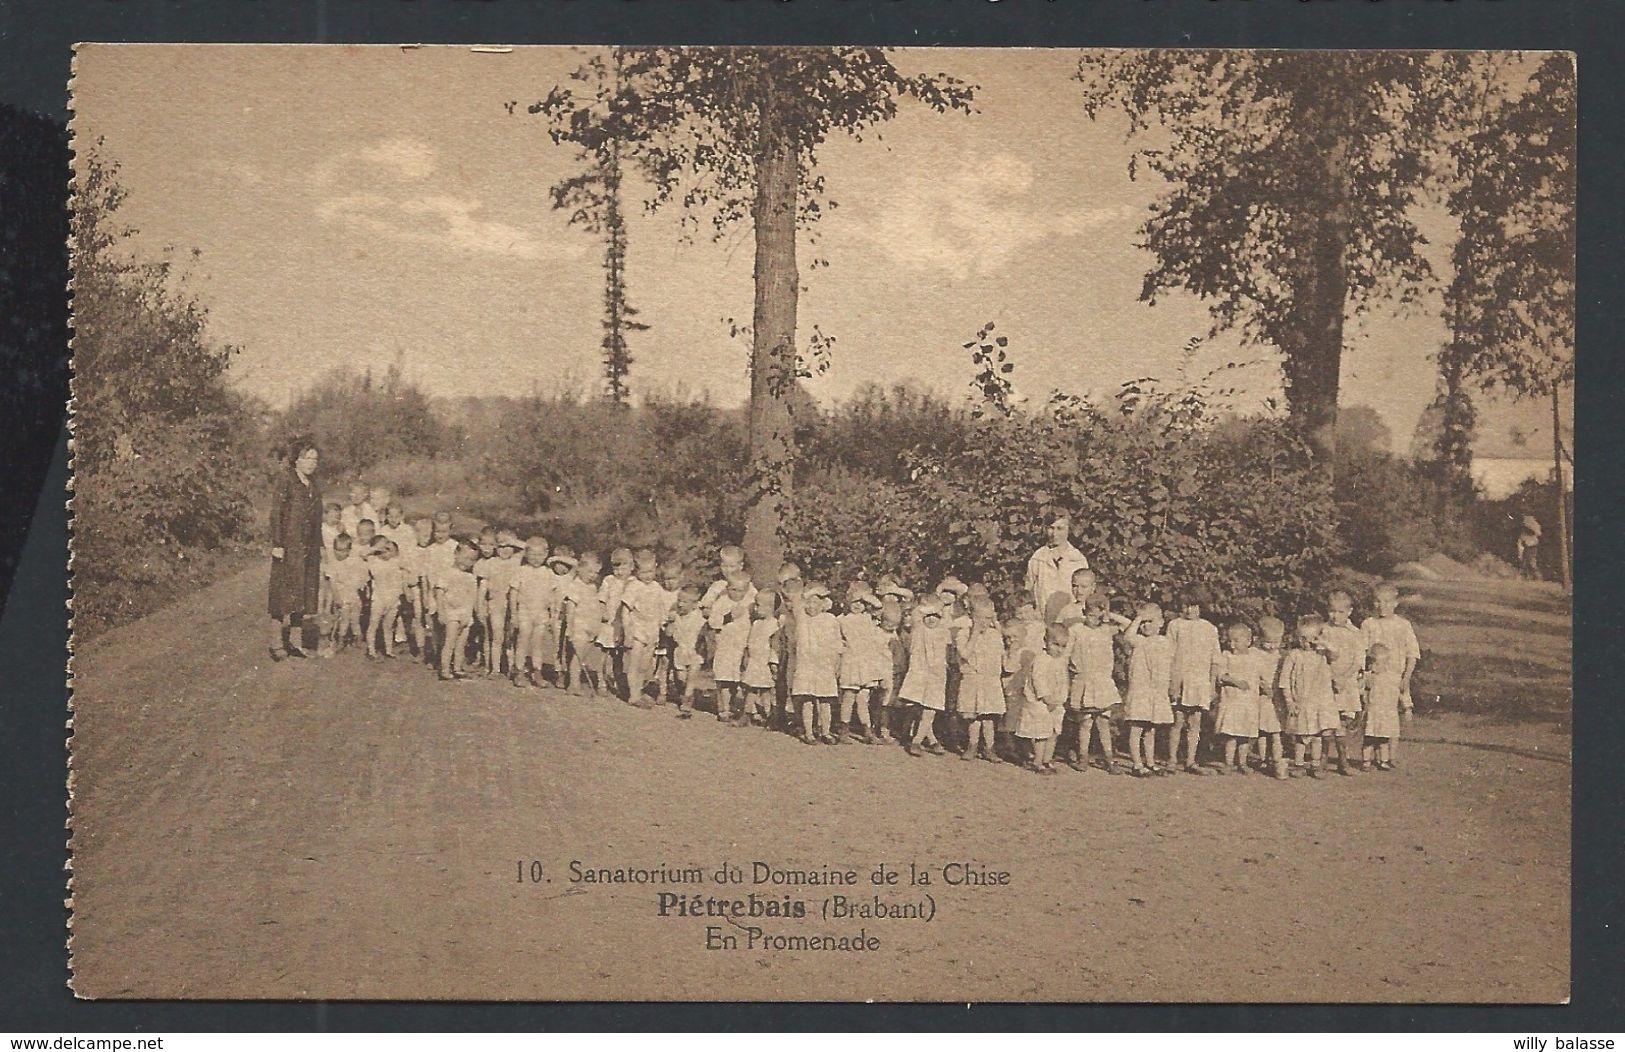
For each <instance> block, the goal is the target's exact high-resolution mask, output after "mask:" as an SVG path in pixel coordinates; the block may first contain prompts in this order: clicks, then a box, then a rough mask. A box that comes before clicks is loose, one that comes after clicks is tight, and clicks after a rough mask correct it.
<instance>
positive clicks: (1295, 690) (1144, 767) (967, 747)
mask: <svg viewBox="0 0 1625 1052" xmlns="http://www.w3.org/2000/svg"><path fill="white" fill-rule="evenodd" d="M367 496H368V493H367V491H365V490H364V489H361V490H353V491H352V503H351V505H350V506H349V507H342V506H338V505H329V506H328V509H327V516H326V519H327V521H326V522H325V523H324V527H323V529H324V540H325V541H328V542H329V547H330V552H329V553H328V554H327V555H325V556H324V567H325V569H324V581H325V582H326V588H327V593H328V596H329V597H330V599H326V600H324V610H325V609H329V608H330V609H331V610H332V612H333V614H334V615H335V616H334V617H333V618H332V619H331V625H332V630H331V632H330V634H329V643H328V647H327V649H326V651H325V652H327V653H331V650H332V647H333V646H335V645H344V644H345V643H347V642H348V641H349V640H350V638H352V636H353V637H354V638H356V639H359V640H361V641H362V642H363V643H364V646H365V648H366V650H367V652H368V654H369V655H372V654H384V655H390V654H391V653H392V650H393V646H394V645H395V644H399V643H407V644H409V646H410V649H411V650H412V651H414V652H415V653H417V654H419V655H420V656H422V657H423V659H424V660H426V661H428V662H429V663H430V664H431V665H434V666H435V667H437V668H438V670H439V673H440V676H441V678H442V679H459V678H463V677H465V676H466V675H467V674H468V670H469V667H470V663H471V662H472V663H473V664H474V665H475V666H476V667H478V668H479V669H481V670H482V671H483V672H484V673H485V675H488V676H494V675H498V674H506V675H507V676H508V677H509V678H510V679H511V680H512V681H513V682H514V683H515V684H516V685H542V684H544V683H546V684H550V685H554V686H560V687H567V688H568V689H569V690H570V691H572V692H573V693H583V692H590V693H595V694H596V693H600V692H604V693H612V694H614V695H616V696H619V697H621V698H623V699H625V700H627V701H630V702H632V703H634V704H638V705H642V706H650V705H652V704H654V703H656V702H659V701H663V700H673V701H675V702H676V704H677V708H678V712H679V714H680V715H681V716H683V717H685V718H687V717H689V716H691V715H692V713H693V711H694V701H695V696H696V694H697V693H699V688H700V686H701V684H702V683H703V682H705V681H706V680H709V681H710V682H711V683H714V685H715V698H716V708H715V711H716V716H717V718H718V719H720V720H730V721H732V722H734V723H736V724H740V725H749V724H757V725H762V726H779V727H782V728H784V729H788V730H792V731H795V732H798V733H799V735H800V737H801V739H802V740H803V741H805V742H807V743H809V744H818V743H830V744H836V743H840V742H843V741H847V740H851V739H852V738H853V737H854V736H857V737H858V738H859V739H860V740H862V741H865V742H869V743H875V744H879V743H882V742H884V741H886V740H887V739H888V737H889V735H890V733H891V732H893V731H895V732H896V733H897V734H898V736H899V737H900V738H901V739H902V740H903V741H904V743H905V744H906V746H907V748H908V751H909V752H910V753H911V754H913V755H917V756H918V755H924V754H927V753H935V754H942V753H944V752H945V751H946V750H945V748H944V742H943V737H947V738H950V739H952V740H953V744H954V747H955V748H956V749H957V750H958V752H959V754H960V755H961V756H962V757H963V758H964V759H967V760H968V759H973V758H976V757H981V758H983V759H988V760H995V761H1001V762H1002V760H1003V759H1005V758H1012V757H1013V758H1016V759H1019V760H1020V761H1021V762H1024V763H1025V764H1026V765H1027V766H1028V767H1029V768H1031V769H1032V770H1035V771H1039V772H1043V773H1051V774H1053V773H1055V772H1056V767H1055V764H1054V756H1055V752H1056V749H1057V747H1058V746H1059V745H1061V744H1062V743H1067V744H1068V745H1069V747H1070V748H1069V752H1070V762H1071V765H1072V766H1073V767H1074V768H1075V769H1077V770H1080V771H1081V770H1087V769H1088V767H1089V763H1090V754H1091V752H1092V750H1093V748H1094V747H1095V745H1096V743H1098V747H1099V750H1100V752H1101V753H1102V755H1103V760H1104V766H1105V768H1106V770H1107V771H1109V772H1112V773H1116V772H1117V770H1118V764H1117V749H1116V747H1115V742H1114V729H1115V728H1116V725H1117V724H1118V723H1123V724H1126V734H1125V735H1124V737H1125V738H1126V742H1125V744H1126V746H1127V752H1128V755H1129V759H1130V765H1129V766H1130V770H1131V772H1132V773H1134V774H1136V775H1139V776H1148V775H1152V774H1169V773H1172V772H1174V771H1175V770H1184V771H1188V772H1192V773H1207V772H1209V771H1217V772H1225V771H1229V770H1235V771H1238V772H1242V773H1247V772H1248V771H1249V770H1250V769H1251V768H1250V760H1251V759H1252V758H1253V754H1254V748H1255V746H1256V758H1257V761H1258V762H1259V763H1260V765H1261V766H1265V767H1267V769H1268V770H1269V771H1270V772H1271V773H1273V774H1274V775H1275V776H1276V777H1278V778H1285V777H1288V775H1289V773H1297V772H1299V771H1303V772H1305V773H1308V774H1309V775H1311V776H1318V775H1319V773H1320V771H1321V770H1323V769H1325V766H1324V765H1325V764H1327V763H1328V762H1330V761H1331V760H1332V759H1333V758H1334V757H1335V760H1336V763H1337V766H1338V769H1339V770H1340V771H1341V772H1343V773H1351V771H1352V770H1353V766H1352V762H1353V761H1352V760H1351V757H1350V756H1349V752H1348V748H1347V744H1346V739H1347V737H1348V735H1349V734H1350V733H1351V732H1363V737H1364V746H1363V754H1362V758H1361V760H1360V761H1359V765H1360V767H1361V768H1362V769H1371V768H1372V767H1375V768H1376V769H1380V770H1390V769H1392V766H1393V742H1394V741H1395V740H1396V739H1397V737H1398V736H1399V725H1400V713H1401V712H1402V711H1406V712H1408V711H1409V709H1410V707H1411V704H1410V697H1409V681H1410V676H1411V672H1412V670H1413V669H1414V667H1415V663H1416V660H1417V659H1418V658H1419V657H1420V651H1419V648H1418V646H1417V641H1416V636H1415V632H1414V631H1413V629H1412V628H1411V625H1410V623H1409V622H1408V621H1406V620H1405V618H1403V617H1401V616H1399V615H1398V613H1397V605H1398V592H1397V590H1396V589H1394V588H1393V587H1392V586H1391V585H1383V586H1380V587H1379V588H1378V589H1377V592H1376V606H1377V613H1376V614H1375V616H1373V617H1370V618H1367V619H1366V620H1365V621H1364V622H1363V623H1362V624H1361V625H1360V626H1359V627H1357V628H1356V627H1355V626H1354V624H1353V622H1352V611H1353V602H1352V600H1351V598H1350V597H1349V596H1348V594H1347V593H1345V592H1341V591H1338V592H1334V593H1332V595H1331V596H1330V597H1329V598H1328V603H1327V612H1326V617H1325V618H1324V619H1322V618H1321V617H1319V616H1315V615H1310V616H1305V617H1302V618H1300V619H1299V620H1298V623H1297V625H1296V631H1295V633H1294V636H1293V640H1292V645H1291V646H1290V648H1288V647H1287V645H1286V638H1285V637H1286V632H1285V626H1284V624H1283V623H1282V622H1281V621H1279V620H1278V619H1275V618H1271V617H1265V618H1262V619H1260V620H1259V621H1258V623H1257V633H1256V645H1255V632H1254V629H1253V627H1252V626H1250V625H1247V624H1245V623H1241V622H1236V623H1232V624H1230V625H1228V626H1227V628H1226V630H1225V631H1224V633H1223V634H1222V640H1221V633H1220V632H1219V630H1218V628H1217V627H1216V626H1215V625H1213V624H1212V623H1211V622H1209V621H1208V620H1206V619H1205V617H1204V616H1203V615H1204V611H1205V609H1206V608H1207V607H1208V606H1209V605H1210V597H1209V596H1207V595H1206V594H1205V593H1203V592H1202V591H1201V590H1197V591H1195V592H1193V593H1192V594H1191V595H1189V596H1188V597H1186V601H1185V602H1184V603H1183V604H1182V607H1181V610H1180V615H1179V616H1178V617H1175V618H1173V619H1172V620H1170V621H1167V622H1166V623H1165V620H1164V617H1163V614H1162V611H1161V609H1160V608H1159V607H1158V606H1156V605H1155V604H1152V603H1144V604H1141V605H1139V606H1138V607H1134V608H1132V609H1131V610H1125V611H1123V612H1118V611H1114V610H1113V609H1112V606H1111V603H1110V602H1109V601H1108V599H1107V596H1106V594H1105V593H1104V592H1103V591H1102V590H1100V589H1099V587H1098V582H1097V580H1096V577H1095V574H1094V572H1093V571H1091V570H1089V569H1087V568H1083V569H1078V570H1077V571H1076V572H1074V573H1073V574H1072V578H1071V581H1070V585H1071V589H1070V590H1071V598H1072V602H1071V603H1069V604H1068V603H1061V604H1046V605H1049V606H1051V610H1050V614H1051V616H1050V617H1049V618H1048V619H1047V620H1046V619H1045V618H1044V617H1042V616H1041V615H1040V614H1039V612H1038V606H1037V603H1036V601H1035V600H1034V597H1033V596H1031V595H1030V594H1028V595H1019V596H1018V597H1017V598H1016V601H1015V603H1014V606H1013V608H1012V611H1011V617H1010V618H1009V620H1008V621H1007V622H1005V623H1004V624H1002V625H1001V623H1000V621H999V619H998V617H997V614H996V610H995V606H994V603H993V601H992V599H991V597H990V595H989V594H988V592H987V590H986V588H985V587H983V586H980V585H969V586H967V585H965V584H963V583H962V582H960V581H959V580H957V579H956V578H952V577H950V578H948V579H946V580H944V581H943V582H942V584H940V585H939V586H938V587H937V589H935V590H934V591H933V592H932V593H929V594H926V595H923V596H920V597H918V598H917V597H916V596H915V595H914V593H913V592H912V591H911V590H909V589H907V588H905V587H903V586H902V585H901V584H900V583H899V582H897V581H896V580H895V579H893V578H890V577H882V578H880V579H879V580H878V581H877V582H876V583H875V584H874V585H873V586H871V585H869V584H868V583H867V582H863V581H854V582H852V583H850V584H849V585H848V586H847V587H846V588H845V590H844V600H845V604H844V605H845V609H844V611H843V612H842V613H841V614H839V615H836V614H835V613H834V604H833V599H832V596H831V592H830V589H829V588H828V587H827V586H826V585H824V584H823V583H822V582H818V581H807V582H804V581H803V580H802V578H801V574H800V571H799V569H798V568H797V567H796V566H794V565H793V564H786V565H785V566H784V567H783V568H782V569H781V571H780V573H779V575H778V584H777V586H776V587H774V588H768V589H764V590H761V591H758V590H757V588H756V587H755V585H754V584H753V582H752V579H751V577H750V576H749V575H748V574H747V573H746V570H745V565H744V557H743V554H742V553H741V552H740V550H739V549H738V548H736V547H731V546H730V547H726V548H723V549H722V550H721V552H720V553H719V561H720V563H721V567H722V574H721V577H720V579H719V580H717V581H715V582H713V583H712V584H711V585H710V586H709V588H708V589H706V590H705V591H704V592H703V593H702V592H701V591H700V590H699V589H698V588H696V587H694V586H693V585H691V584H689V583H687V582H686V581H685V578H684V573H683V569H682V567H681V566H678V565H675V564H670V563H668V564H664V565H662V564H661V563H659V562H658V561H657V560H656V558H655V555H654V553H653V552H652V551H649V550H641V551H638V552H636V553H633V552H631V551H629V550H627V549H625V548H618V549H616V550H615V551H614V552H613V553H612V555H611V557H610V567H611V573H610V574H609V575H608V576H601V569H602V567H601V564H600V562H599V559H598V557H597V556H596V555H594V554H592V553H590V552H584V553H582V554H581V555H580V556H579V557H578V556H577V555H576V554H575V553H574V552H573V551H571V550H570V549H569V548H567V547H562V546H561V547H559V548H557V549H551V548H550V547H549V546H548V544H547V542H546V541H545V540H544V539H543V538H540V537H533V538H531V539H529V540H528V541H524V542H521V541H520V540H519V539H518V538H517V537H516V536H515V535H514V534H513V533H511V532H508V531H496V530H491V529H487V530H484V531H482V532H481V534H480V535H479V537H478V539H477V540H463V541H459V540H457V539H455V538H453V537H452V536H451V531H450V527H451V520H450V517H449V515H447V514H446V513H439V514H437V515H435V516H434V517H432V518H427V519H420V520H418V521H416V522H414V523H413V524H411V525H410V526H407V525H406V524H405V523H404V521H403V517H402V514H401V509H400V507H399V505H398V504H395V503H393V502H392V501H390V500H389V499H388V494H381V493H378V492H376V491H374V492H373V493H372V494H371V497H372V501H371V505H372V506H370V507H369V506H368V503H367V501H366V497H367ZM358 498H359V499H358ZM378 506H381V507H383V509H384V511H383V514H382V517H381V518H382V522H381V524H379V523H375V522H374V521H373V519H372V513H373V510H374V507H378ZM352 522H353V524H354V525H353V530H354V533H353V535H352V534H351V532H350V530H351V529H352V526H351V523H352ZM352 536H353V537H354V539H353V540H351V539H350V538H351V537H352ZM347 542H348V543H347ZM357 546H359V547H360V549H361V552H362V554H361V555H360V556H359V557H358V556H356V555H354V554H353V552H354V549H355V548H356V547H357ZM352 560H353V561H354V562H353V563H352ZM358 566H359V567H365V569H357V568H356V567H358ZM329 604H331V606H330V607H329ZM1130 614H1132V616H1129V615H1130ZM1119 682H1122V683H1123V685H1124V687H1125V689H1124V690H1122V691H1121V692H1120V691H1119V686H1118V685H1119ZM651 688H652V690H651ZM651 694H652V699H653V700H651ZM939 732H940V733H941V735H942V737H939ZM1288 741H1290V742H1291V744H1292V754H1293V755H1292V761H1291V763H1290V765H1289V764H1288V762H1287V760H1286V758H1285V756H1284V751H1285V750H1284V745H1285V743H1286V742H1288ZM1159 742H1160V743H1163V744H1165V749H1163V750H1162V752H1163V754H1164V755H1165V756H1166V762H1163V763H1159V762H1158V755H1157V754H1158V752H1159V748H1158V746H1159ZM1213 744H1216V745H1218V748H1217V749H1216V750H1215V752H1216V755H1215V756H1214V757H1213V759H1214V760H1216V761H1217V762H1216V763H1213V764H1211V765H1209V766H1207V767H1204V766H1202V765H1201V763H1200V760H1201V759H1202V758H1203V754H1204V752H1205V751H1206V749H1205V747H1211V746H1212V745H1213Z"/></svg>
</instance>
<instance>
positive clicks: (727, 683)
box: [696, 570, 754, 720]
mask: <svg viewBox="0 0 1625 1052" xmlns="http://www.w3.org/2000/svg"><path fill="white" fill-rule="evenodd" d="M752 591H753V589H752V588H751V584H750V578H748V577H746V576H745V572H744V571H743V570H739V571H737V572H736V573H735V574H734V576H733V577H730V578H729V579H728V587H727V590H726V591H724V592H723V594H722V595H721V596H720V597H718V598H717V599H716V600H714V601H713V603H712V606H711V613H710V615H709V616H707V615H705V614H703V613H702V614H701V615H700V616H701V617H702V618H703V619H704V623H705V625H706V626H707V627H708V628H709V629H710V631H711V632H712V633H713V635H712V644H711V678H712V679H713V680H715V681H716V684H717V719H719V720H720V719H726V718H728V717H731V716H732V715H733V713H734V709H735V707H736V706H739V705H743V704H744V699H743V698H742V697H740V684H741V683H742V682H743V681H744V675H745V650H746V648H747V647H748V646H749V645H750V629H751V624H752V621H751V607H752V606H753V605H754V604H753V602H752V597H751V592H752ZM696 643H697V641H696ZM745 708H748V706H745ZM747 718H748V717H747V713H746V712H745V709H744V708H741V709H740V712H739V719H741V720H746V719H747Z"/></svg>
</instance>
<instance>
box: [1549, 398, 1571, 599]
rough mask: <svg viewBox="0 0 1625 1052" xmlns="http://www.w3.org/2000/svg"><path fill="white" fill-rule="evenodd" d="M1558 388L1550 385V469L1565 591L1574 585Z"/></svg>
mask: <svg viewBox="0 0 1625 1052" xmlns="http://www.w3.org/2000/svg"><path fill="white" fill-rule="evenodd" d="M1558 390H1559V388H1558V386H1557V385H1556V384H1553V385H1552V468H1553V471H1554V472H1555V474H1554V478H1555V479H1556V481H1557V572H1558V579H1559V580H1561V581H1562V582H1563V589H1564V591H1567V590H1568V589H1570V588H1571V587H1573V585H1574V580H1573V574H1572V573H1571V571H1570V569H1569V496H1568V493H1567V491H1566V490H1565V489H1564V486H1563V417H1562V414H1561V412H1560V411H1559V408H1558V401H1557V395H1558Z"/></svg>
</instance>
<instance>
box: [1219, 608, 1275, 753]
mask: <svg viewBox="0 0 1625 1052" xmlns="http://www.w3.org/2000/svg"><path fill="white" fill-rule="evenodd" d="M1224 641H1225V650H1224V652H1223V653H1222V654H1220V655H1219V709H1218V712H1217V713H1216V714H1215V717H1214V724H1213V730H1214V732H1215V733H1216V734H1218V735H1219V737H1221V738H1223V739H1224V762H1223V763H1221V764H1220V765H1219V768H1218V771H1219V773H1220V774H1226V773H1228V772H1229V771H1230V770H1231V769H1232V768H1234V770H1235V772H1236V773H1237V774H1251V773H1252V771H1251V770H1249V769H1248V767H1247V754H1248V753H1249V752H1250V751H1251V750H1252V747H1253V739H1254V738H1256V737H1258V697H1259V694H1260V692H1261V691H1262V689H1263V686H1264V666H1263V661H1262V660H1261V655H1262V653H1263V652H1262V651H1259V650H1254V649H1253V630H1252V629H1251V628H1249V627H1247V626H1246V625H1244V624H1242V623H1241V622H1240V621H1236V622H1233V623H1232V624H1231V625H1230V626H1229V627H1228V628H1226V629H1225V632H1224Z"/></svg>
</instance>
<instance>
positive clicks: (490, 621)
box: [474, 530, 524, 676]
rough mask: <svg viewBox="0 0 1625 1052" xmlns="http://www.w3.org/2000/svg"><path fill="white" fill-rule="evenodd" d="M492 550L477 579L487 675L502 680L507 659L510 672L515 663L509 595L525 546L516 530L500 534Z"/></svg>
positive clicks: (478, 569)
mask: <svg viewBox="0 0 1625 1052" xmlns="http://www.w3.org/2000/svg"><path fill="white" fill-rule="evenodd" d="M492 548H493V550H494V554H493V555H491V556H490V557H489V558H485V559H481V560H480V561H479V562H478V563H476V564H475V566H474V576H475V577H478V578H479V579H480V606H481V616H480V620H481V624H482V628H483V630H484V635H485V674H486V675H487V676H500V675H501V674H502V666H503V659H504V658H507V665H508V669H509V671H510V672H511V671H512V669H513V667H514V663H515V662H514V660H513V656H512V653H511V652H510V650H509V647H508V599H509V595H508V593H509V592H510V591H512V589H513V579H514V574H515V573H517V572H518V570H519V567H520V565H521V563H520V558H519V553H520V552H521V551H523V550H524V545H523V544H521V543H520V542H519V538H518V537H517V536H516V535H515V534H514V532H513V531H512V530H499V531H497V534H496V537H495V539H494V543H493V544H492Z"/></svg>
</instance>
